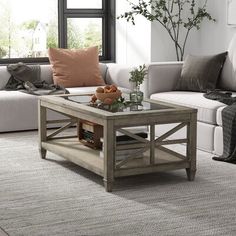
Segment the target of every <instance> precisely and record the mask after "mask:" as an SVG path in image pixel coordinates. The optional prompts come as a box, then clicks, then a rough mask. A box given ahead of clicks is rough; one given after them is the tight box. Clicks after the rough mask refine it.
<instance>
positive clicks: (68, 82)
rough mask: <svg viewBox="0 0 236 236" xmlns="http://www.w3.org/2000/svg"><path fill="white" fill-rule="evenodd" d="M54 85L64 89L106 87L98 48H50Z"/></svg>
mask: <svg viewBox="0 0 236 236" xmlns="http://www.w3.org/2000/svg"><path fill="white" fill-rule="evenodd" d="M48 55H49V60H50V63H51V64H52V71H53V81H54V84H58V85H61V86H63V87H82V86H100V85H105V83H104V80H103V79H102V76H101V73H100V71H99V60H98V47H90V48H86V49H62V48H50V49H49V50H48Z"/></svg>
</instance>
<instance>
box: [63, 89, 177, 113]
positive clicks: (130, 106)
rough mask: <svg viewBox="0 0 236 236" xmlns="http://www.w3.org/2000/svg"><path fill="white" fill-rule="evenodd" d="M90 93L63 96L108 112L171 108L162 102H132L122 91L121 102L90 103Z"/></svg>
mask: <svg viewBox="0 0 236 236" xmlns="http://www.w3.org/2000/svg"><path fill="white" fill-rule="evenodd" d="M91 96H92V95H91V94H88V95H87V94H86V95H76V96H75V95H72V96H70V95H68V96H64V98H65V99H66V100H69V101H72V102H75V103H79V104H83V105H85V106H89V107H94V108H97V109H101V110H105V111H108V112H112V113H116V112H132V111H134V112H135V111H148V110H153V111H154V110H164V109H170V108H173V107H171V106H167V105H162V104H157V103H155V102H151V101H150V100H149V101H145V100H144V101H143V102H142V103H140V104H137V103H132V102H130V101H129V99H128V96H129V95H128V94H124V93H122V97H123V98H124V99H125V100H124V101H123V102H120V101H118V102H115V103H113V104H112V105H105V104H102V103H100V102H97V103H94V104H93V103H91V102H90V101H91Z"/></svg>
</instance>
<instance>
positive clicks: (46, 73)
mask: <svg viewBox="0 0 236 236" xmlns="http://www.w3.org/2000/svg"><path fill="white" fill-rule="evenodd" d="M40 68H41V80H42V81H43V80H44V81H46V82H47V83H49V84H53V79H52V66H51V65H41V66H40ZM99 70H100V73H101V75H102V78H103V80H104V81H106V76H107V65H106V64H104V63H99ZM10 76H11V75H10V74H9V72H8V71H7V67H6V66H0V90H3V89H4V88H5V86H6V84H7V82H8V80H9V78H10Z"/></svg>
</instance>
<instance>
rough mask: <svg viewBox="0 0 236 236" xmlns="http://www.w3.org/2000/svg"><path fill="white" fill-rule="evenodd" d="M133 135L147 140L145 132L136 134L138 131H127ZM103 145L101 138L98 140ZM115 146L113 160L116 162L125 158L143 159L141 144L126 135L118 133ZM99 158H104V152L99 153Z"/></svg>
mask: <svg viewBox="0 0 236 236" xmlns="http://www.w3.org/2000/svg"><path fill="white" fill-rule="evenodd" d="M129 131H130V132H132V133H133V134H135V135H137V136H139V137H142V138H147V137H148V135H147V132H145V131H141V132H137V131H138V130H133V131H132V130H129ZM100 140H101V142H102V143H103V138H101V139H100ZM116 145H117V150H116V153H115V159H116V161H121V160H124V159H127V158H129V157H130V158H142V157H143V145H144V143H143V142H140V141H138V140H136V139H134V138H132V137H130V136H128V135H124V134H120V133H118V134H117V136H116ZM99 156H100V158H104V152H103V150H101V151H100V155H99Z"/></svg>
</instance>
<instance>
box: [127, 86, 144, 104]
mask: <svg viewBox="0 0 236 236" xmlns="http://www.w3.org/2000/svg"><path fill="white" fill-rule="evenodd" d="M129 96H130V101H131V102H133V103H137V104H141V103H142V101H143V92H142V91H140V86H139V85H136V86H135V87H134V90H133V91H132V92H130V94H129Z"/></svg>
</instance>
